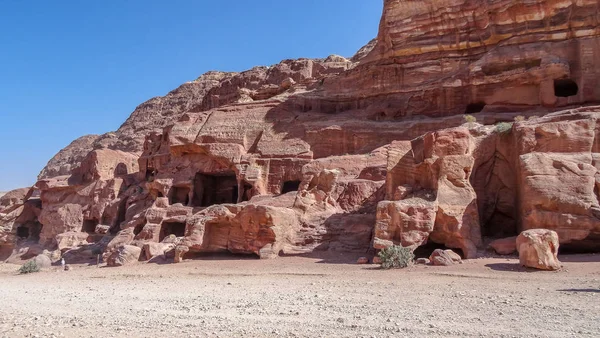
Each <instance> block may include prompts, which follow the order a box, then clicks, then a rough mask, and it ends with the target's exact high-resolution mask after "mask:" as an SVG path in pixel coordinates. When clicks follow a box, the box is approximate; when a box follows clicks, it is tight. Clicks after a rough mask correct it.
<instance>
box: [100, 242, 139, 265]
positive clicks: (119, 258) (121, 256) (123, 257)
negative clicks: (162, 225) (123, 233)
mask: <svg viewBox="0 0 600 338" xmlns="http://www.w3.org/2000/svg"><path fill="white" fill-rule="evenodd" d="M141 253H142V249H141V248H139V247H137V246H133V245H122V246H120V247H118V248H117V250H115V251H113V252H112V253H111V254H110V255H109V256H108V258H107V259H106V265H108V266H123V265H128V264H133V263H135V262H137V261H138V260H139V259H140V254H141Z"/></svg>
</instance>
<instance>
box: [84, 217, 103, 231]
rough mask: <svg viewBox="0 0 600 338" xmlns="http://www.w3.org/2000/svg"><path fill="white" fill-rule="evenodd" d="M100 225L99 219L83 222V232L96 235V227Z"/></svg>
mask: <svg viewBox="0 0 600 338" xmlns="http://www.w3.org/2000/svg"><path fill="white" fill-rule="evenodd" d="M98 224H100V222H98V220H97V219H85V220H83V226H82V227H81V232H87V233H88V234H93V233H96V226H97V225H98Z"/></svg>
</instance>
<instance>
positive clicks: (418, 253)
mask: <svg viewBox="0 0 600 338" xmlns="http://www.w3.org/2000/svg"><path fill="white" fill-rule="evenodd" d="M436 249H442V250H448V249H450V250H452V251H454V252H456V253H457V254H459V255H460V257H462V258H465V255H464V254H463V251H462V250H461V249H455V248H449V247H447V246H445V245H444V244H439V243H434V242H432V241H428V242H427V243H426V244H423V245H421V246H420V247H418V248H416V249H415V251H414V254H415V258H429V256H431V254H432V253H433V252H434V251H435V250H436Z"/></svg>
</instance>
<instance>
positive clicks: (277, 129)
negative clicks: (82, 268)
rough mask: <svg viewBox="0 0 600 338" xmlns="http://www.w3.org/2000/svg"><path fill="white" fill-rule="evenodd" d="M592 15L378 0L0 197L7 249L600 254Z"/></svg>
mask: <svg viewBox="0 0 600 338" xmlns="http://www.w3.org/2000/svg"><path fill="white" fill-rule="evenodd" d="M599 15H600V10H599V4H598V2H597V1H594V0H591V1H590V0H582V1H571V2H569V1H567V2H564V1H558V0H535V1H529V2H527V3H526V4H523V2H521V1H510V0H500V1H485V2H484V3H483V4H482V3H481V2H475V1H467V0H429V1H412V0H403V1H398V0H386V1H384V12H383V16H382V21H381V26H380V31H379V35H378V37H377V39H376V40H374V41H372V42H370V43H369V44H368V45H366V46H365V47H363V48H362V49H361V50H360V51H359V52H358V53H357V54H356V55H355V56H353V57H351V58H344V57H341V56H336V55H331V56H329V57H327V58H324V59H298V60H284V61H282V62H280V63H279V64H277V65H273V66H271V67H255V68H253V69H251V70H248V71H245V72H241V73H222V72H209V73H207V74H204V75H202V76H201V77H200V78H198V79H197V80H195V81H192V82H188V83H185V84H183V85H182V86H180V87H179V88H177V89H175V90H174V91H172V92H170V93H168V94H167V95H166V96H164V97H159V98H153V99H151V100H149V101H147V102H145V103H143V104H141V105H140V106H138V107H137V108H136V110H135V111H134V112H133V113H132V115H131V116H130V117H129V118H128V119H127V121H126V122H125V123H124V124H123V125H122V126H121V127H120V128H119V130H117V131H115V132H111V133H107V134H104V135H101V136H86V137H83V138H80V139H78V140H76V141H74V142H73V143H72V144H71V145H69V146H68V147H67V148H65V149H63V150H62V151H61V152H59V153H58V154H57V155H56V156H55V157H54V158H53V159H52V160H50V162H49V163H48V166H47V167H46V168H44V170H43V171H42V172H41V173H40V177H39V181H38V182H37V183H36V185H35V187H34V188H32V189H26V190H21V191H18V192H11V193H8V194H7V195H5V196H4V197H2V198H1V199H0V249H2V250H4V251H12V250H13V249H15V250H17V251H18V249H19V248H20V247H22V246H26V245H34V244H35V245H41V246H44V247H48V248H50V249H56V248H61V250H67V252H69V253H72V254H73V255H79V254H81V255H83V253H80V252H79V249H78V248H80V249H81V250H82V252H84V251H85V252H88V251H89V250H90V249H89V248H90V247H92V246H93V248H94V250H102V251H104V255H105V257H113V258H114V259H113V258H111V260H112V261H115V262H116V261H117V260H122V259H121V258H119V257H121V256H123V255H124V253H125V251H127V252H132V250H133V249H132V250H129V249H131V248H129V247H135V248H137V249H139V250H140V252H142V250H143V255H142V256H143V257H145V258H146V259H161V260H164V259H166V258H167V256H168V258H169V259H170V258H171V257H174V261H176V262H178V261H181V260H183V259H186V258H188V257H194V255H197V254H199V253H214V252H233V253H244V254H253V255H256V256H259V257H261V258H274V257H277V256H278V255H279V254H281V253H284V254H302V253H307V252H311V251H320V250H330V251H351V252H361V253H368V255H371V254H372V252H371V250H379V249H382V248H385V247H388V246H390V245H397V244H400V245H403V246H410V247H413V248H416V247H418V246H421V245H424V244H426V243H428V242H434V243H438V244H442V245H445V246H446V247H448V248H453V249H456V250H460V251H461V252H462V256H463V257H465V258H473V257H476V256H477V252H478V250H479V249H483V248H482V245H483V242H484V241H483V238H484V237H492V238H504V237H510V236H516V235H517V234H518V233H519V232H520V231H522V230H527V229H533V228H546V229H550V230H554V231H556V232H557V233H558V235H559V238H560V245H561V247H563V248H572V249H585V250H599V249H600V242H598V238H600V202H599V198H598V190H599V187H600V185H598V183H597V182H598V177H600V174H599V169H600V165H599V164H598V158H599V157H598V154H600V150H599V149H600V148H599V146H598V144H600V141H599V140H598V138H597V135H600V132H599V130H600V129H599V128H600V127H599V126H598V123H597V121H598V118H599V117H600V108H599V107H594V106H592V105H591V103H593V102H598V101H600V76H599V75H600V74H598V72H599V69H600V38H599V36H600V31H599V23H598V19H597V18H598V16H599ZM464 113H467V114H474V116H472V117H469V118H468V121H467V123H465V121H466V120H465V117H464ZM513 120H515V121H516V122H514V123H513ZM499 122H502V123H501V124H498V125H496V126H494V124H497V123H499ZM124 248H126V249H127V250H125V249H124ZM2 250H0V253H1V252H3V251H2ZM136 251H137V250H136ZM86 255H87V253H86ZM368 255H367V256H368ZM137 256H138V257H139V256H140V253H138V254H137ZM440 257H441V256H440ZM136 259H137V258H136ZM111 264H112V263H111ZM115 264H116V263H115Z"/></svg>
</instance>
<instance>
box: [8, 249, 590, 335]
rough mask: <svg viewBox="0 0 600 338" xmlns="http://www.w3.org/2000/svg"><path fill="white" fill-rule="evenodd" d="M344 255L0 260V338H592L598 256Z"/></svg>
mask: <svg viewBox="0 0 600 338" xmlns="http://www.w3.org/2000/svg"><path fill="white" fill-rule="evenodd" d="M344 259H345V260H344ZM344 259H342V258H339V257H335V256H331V257H328V258H326V259H316V258H301V257H283V258H278V259H276V260H269V261H260V260H253V259H240V258H236V257H220V258H211V259H202V260H194V261H186V262H184V263H181V264H178V265H175V264H168V265H156V264H139V265H135V266H132V267H123V268H96V267H91V266H75V267H73V269H72V270H71V271H58V268H53V269H52V270H50V271H45V272H40V273H37V274H31V275H17V274H16V273H15V270H16V269H17V266H16V265H11V264H0V285H1V287H0V302H1V306H0V337H52V336H58V337H167V336H170V337H275V336H283V337H458V336H460V337H561V338H563V337H600V255H572V256H563V257H561V259H562V260H563V262H564V269H563V270H562V271H559V272H537V271H530V270H525V269H523V268H520V267H519V266H518V260H517V259H516V258H510V259H506V258H485V259H477V260H471V261H466V262H465V263H464V264H462V265H456V266H452V267H427V266H415V267H412V268H409V269H404V270H391V271H382V270H379V269H378V268H377V267H376V266H373V265H356V264H348V260H349V259H350V258H348V257H347V256H346V257H345V258H344Z"/></svg>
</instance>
